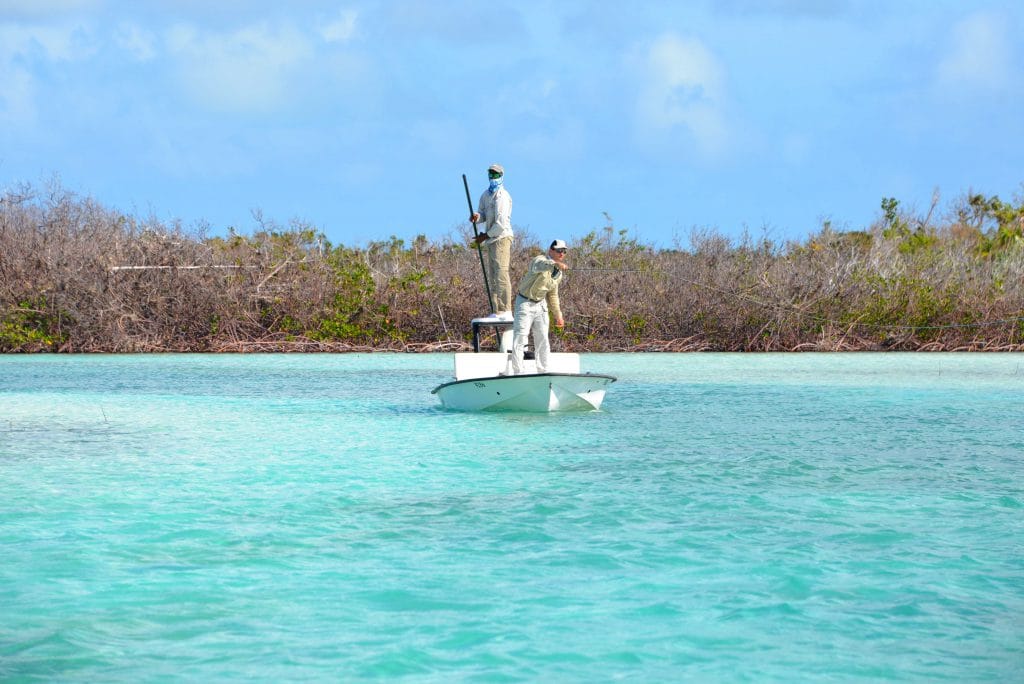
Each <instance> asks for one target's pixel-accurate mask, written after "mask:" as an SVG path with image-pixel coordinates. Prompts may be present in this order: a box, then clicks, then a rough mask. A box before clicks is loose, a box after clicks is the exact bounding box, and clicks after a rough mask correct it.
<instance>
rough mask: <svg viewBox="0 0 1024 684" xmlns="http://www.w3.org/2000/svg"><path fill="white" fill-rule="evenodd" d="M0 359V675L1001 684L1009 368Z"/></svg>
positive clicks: (1016, 670) (1016, 569)
mask: <svg viewBox="0 0 1024 684" xmlns="http://www.w3.org/2000/svg"><path fill="white" fill-rule="evenodd" d="M450 366H451V359H450V357H449V356H447V355H395V354H379V355H247V356H233V355H220V356H205V355H182V356H176V355H166V356H147V355H140V356H89V357H72V356H60V357H57V356H28V357H23V356H6V357H0V679H2V680H14V681H19V680H29V679H34V678H39V679H52V680H60V681H131V682H136V681H151V680H157V679H173V680H191V681H209V680H218V681H230V680H266V681H269V680H275V681H276V680H282V679H283V680H334V681H351V680H354V679H360V678H404V679H407V680H410V681H452V680H455V681H460V680H461V681H464V680H481V681H495V680H497V681H517V680H518V681H579V682H591V681H607V680H614V679H625V680H629V681H678V680H680V679H687V680H690V681H757V682H762V681H780V682H781V681H807V680H829V681H848V680H864V681H869V680H878V679H888V680H906V681H938V680H947V681H999V682H1004V681H1022V680H1024V617H1022V616H1024V392H1022V389H1024V357H1022V356H1021V355H1014V354H960V355H951V354H828V355H818V354H790V355H774V354H759V355H732V354H651V355H644V354H633V355H629V354H611V355H591V356H588V357H585V359H584V366H585V368H586V369H587V370H592V371H594V372H603V373H609V374H612V375H616V376H618V378H619V381H618V382H617V383H616V384H614V385H612V386H611V387H610V390H609V393H608V396H607V398H606V400H605V404H604V407H603V410H602V411H600V412H595V413H585V414H565V415H558V414H555V415H528V414H490V415H488V414H471V413H457V412H449V411H446V410H444V409H442V408H440V406H439V404H438V402H437V399H436V397H434V396H433V395H431V394H430V390H431V389H432V388H433V387H434V386H435V385H437V384H439V383H440V382H443V381H445V380H446V379H448V376H449V375H450Z"/></svg>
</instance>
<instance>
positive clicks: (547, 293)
mask: <svg viewBox="0 0 1024 684" xmlns="http://www.w3.org/2000/svg"><path fill="white" fill-rule="evenodd" d="M563 275H564V274H563V273H562V270H561V269H560V268H558V265H557V264H555V262H554V261H553V260H551V258H549V257H548V256H546V255H544V254H539V255H537V256H535V257H534V258H533V260H532V261H531V262H530V267H529V269H528V270H527V271H526V275H524V276H523V279H522V280H520V281H519V294H521V295H523V296H524V297H526V298H527V299H532V300H533V301H535V302H539V301H540V300H542V299H547V300H548V309H549V310H550V311H551V315H552V316H553V317H554V319H555V320H556V321H558V320H561V319H562V307H561V306H560V304H559V301H558V285H559V284H560V283H561V282H562V276H563Z"/></svg>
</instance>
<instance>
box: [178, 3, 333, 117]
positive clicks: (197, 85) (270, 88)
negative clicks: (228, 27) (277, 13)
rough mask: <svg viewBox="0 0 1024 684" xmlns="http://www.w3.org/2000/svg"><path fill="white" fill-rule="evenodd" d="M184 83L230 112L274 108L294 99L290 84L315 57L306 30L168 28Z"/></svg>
mask: <svg viewBox="0 0 1024 684" xmlns="http://www.w3.org/2000/svg"><path fill="white" fill-rule="evenodd" d="M167 46H168V48H169V49H170V51H171V53H172V54H173V55H175V56H176V57H177V58H178V59H179V60H180V64H181V68H182V74H183V78H184V80H185V83H186V87H187V88H188V89H189V90H191V91H192V94H193V95H194V96H195V97H196V98H197V99H199V100H200V101H201V102H203V103H204V104H206V105H207V106H210V107H212V108H214V109H219V110H226V111H271V110H275V109H279V108H281V107H283V106H288V105H289V104H292V103H291V102H289V94H290V88H289V87H290V85H292V84H293V83H294V79H295V78H296V77H297V75H298V74H299V73H300V72H301V70H302V67H303V65H304V64H306V63H308V62H309V61H310V59H311V58H312V56H313V50H312V47H311V46H310V44H309V41H308V40H307V39H306V37H305V36H304V35H302V34H301V33H299V32H298V31H295V30H294V29H290V28H287V27H280V28H271V27H270V26H268V25H267V24H265V23H264V24H257V25H253V26H247V27H244V28H241V29H238V30H236V31H232V32H225V33H213V32H207V33H202V32H200V31H198V30H197V29H195V28H194V27H192V26H185V25H181V26H176V27H174V28H173V29H171V30H170V31H169V32H168V35H167Z"/></svg>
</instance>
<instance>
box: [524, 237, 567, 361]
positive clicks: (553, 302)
mask: <svg viewBox="0 0 1024 684" xmlns="http://www.w3.org/2000/svg"><path fill="white" fill-rule="evenodd" d="M567 249H568V246H567V245H566V244H565V242H564V241H562V240H555V241H554V242H552V243H551V246H550V247H549V248H548V253H547V256H545V255H543V254H538V255H537V256H535V257H534V258H533V260H532V261H531V262H530V267H529V269H527V271H526V275H524V276H523V279H522V280H520V281H519V288H518V291H517V293H516V316H515V323H514V324H513V325H512V373H513V375H519V374H521V373H522V372H523V351H524V349H525V347H526V343H527V341H528V338H529V337H530V333H531V332H532V333H533V352H534V353H533V358H534V360H535V361H536V363H537V372H538V373H545V372H547V368H548V355H549V354H550V353H551V344H550V342H548V311H549V307H550V311H551V316H552V318H554V319H555V325H556V326H557V327H559V328H561V327H563V326H564V325H565V320H564V319H563V318H562V307H561V304H560V302H559V301H558V286H559V285H560V284H561V282H562V276H563V275H564V274H565V272H566V271H567V270H569V266H568V264H566V263H565V252H566V250H567Z"/></svg>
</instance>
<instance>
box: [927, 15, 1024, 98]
mask: <svg viewBox="0 0 1024 684" xmlns="http://www.w3.org/2000/svg"><path fill="white" fill-rule="evenodd" d="M1011 62H1012V47H1011V40H1010V36H1009V35H1008V29H1007V25H1006V22H1005V21H1001V20H1000V18H999V17H997V16H996V15H994V14H985V13H979V14H974V15H972V16H970V17H967V18H966V19H964V20H962V21H960V22H959V23H957V24H956V26H954V27H953V35H952V37H951V40H950V44H949V49H948V51H947V53H946V56H945V57H944V58H943V59H942V61H941V62H940V63H939V67H938V82H939V85H940V86H941V87H943V88H946V89H950V90H961V89H964V88H967V89H969V90H980V91H988V92H997V91H1001V90H1004V89H1005V88H1007V87H1009V86H1010V84H1011V80H1012V73H1013V69H1012V65H1011Z"/></svg>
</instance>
